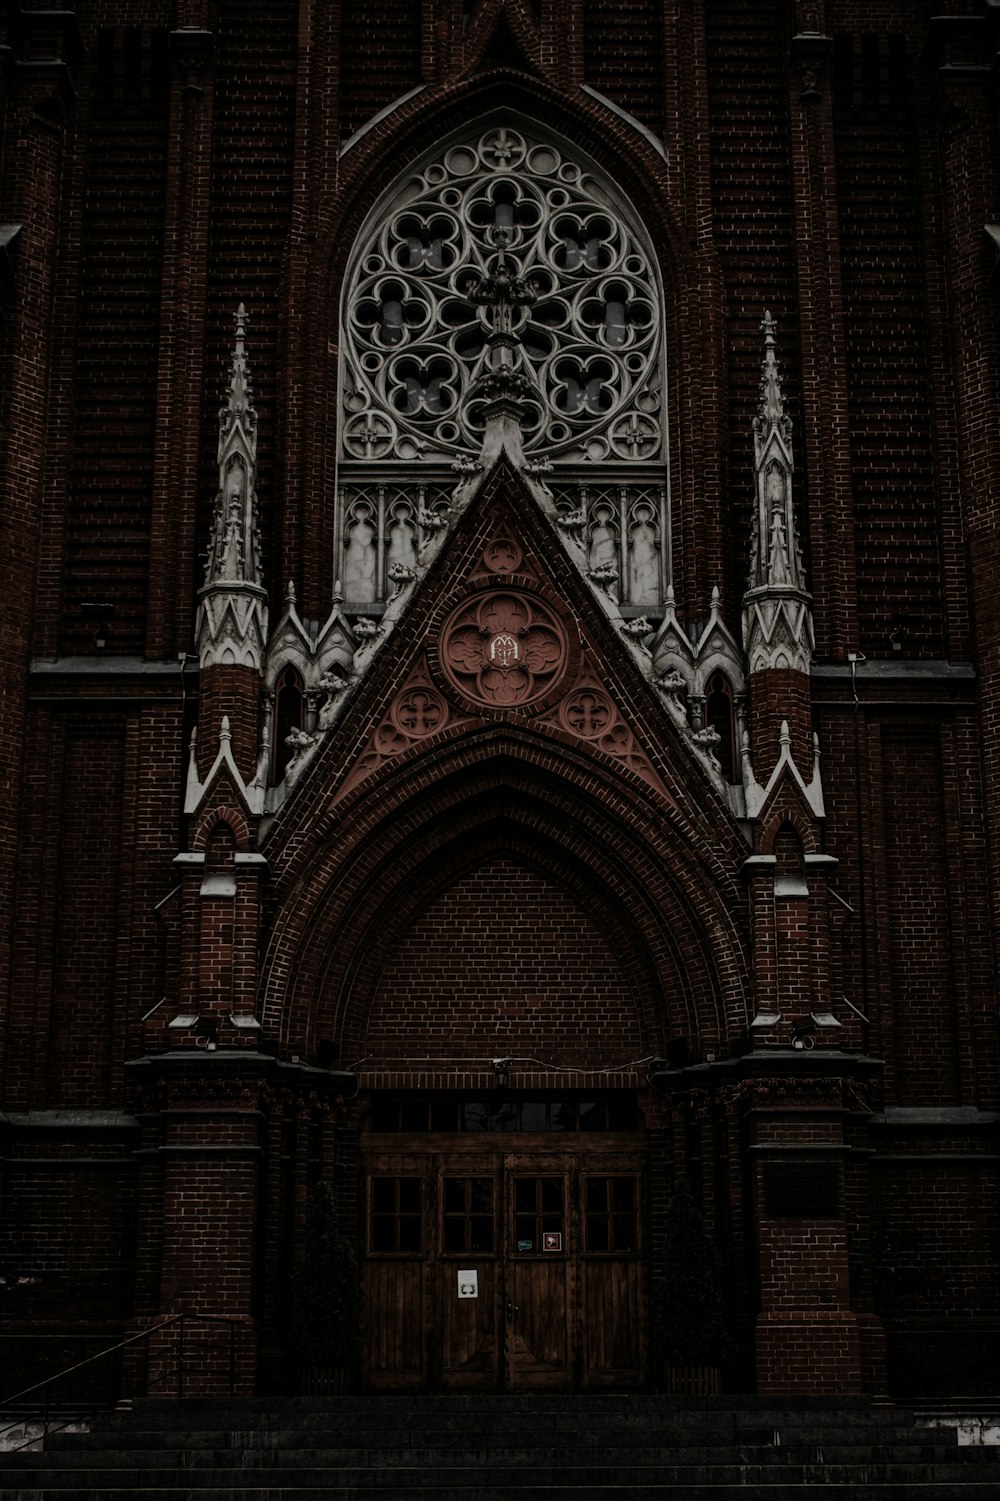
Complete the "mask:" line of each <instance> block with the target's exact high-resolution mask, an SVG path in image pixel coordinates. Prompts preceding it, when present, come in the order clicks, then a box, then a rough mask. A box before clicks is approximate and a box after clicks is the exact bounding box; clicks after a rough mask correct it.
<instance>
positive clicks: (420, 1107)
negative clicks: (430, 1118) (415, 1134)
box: [399, 1100, 427, 1131]
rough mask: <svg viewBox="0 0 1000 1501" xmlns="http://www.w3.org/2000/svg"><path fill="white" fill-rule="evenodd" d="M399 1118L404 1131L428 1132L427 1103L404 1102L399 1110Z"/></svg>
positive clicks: (422, 1101)
mask: <svg viewBox="0 0 1000 1501" xmlns="http://www.w3.org/2000/svg"><path fill="white" fill-rule="evenodd" d="M399 1116H400V1124H401V1127H402V1129H403V1130H404V1131H426V1130H427V1101H426V1100H404V1101H403V1103H402V1105H401V1106H400V1108H399Z"/></svg>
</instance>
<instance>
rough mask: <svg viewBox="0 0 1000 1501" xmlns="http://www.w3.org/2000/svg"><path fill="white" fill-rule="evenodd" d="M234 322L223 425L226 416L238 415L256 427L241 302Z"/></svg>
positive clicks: (222, 414)
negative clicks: (234, 328)
mask: <svg viewBox="0 0 1000 1501" xmlns="http://www.w3.org/2000/svg"><path fill="white" fill-rule="evenodd" d="M235 322H236V347H235V348H234V350H233V362H232V366H231V368H230V374H229V400H228V402H227V403H226V405H225V407H223V409H222V413H221V416H222V421H223V426H225V423H226V418H227V416H228V418H229V419H230V421H232V419H233V418H234V417H238V418H240V419H241V420H242V421H243V422H244V424H245V425H246V426H247V427H249V428H256V424H257V414H256V413H255V411H254V409H253V391H252V388H251V385H250V372H249V370H248V369H247V358H246V336H247V310H246V307H245V305H244V304H243V303H242V302H241V303H240V305H239V307H238V308H237V309H236V318H235Z"/></svg>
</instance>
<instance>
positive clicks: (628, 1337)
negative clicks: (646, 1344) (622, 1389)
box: [581, 1261, 644, 1387]
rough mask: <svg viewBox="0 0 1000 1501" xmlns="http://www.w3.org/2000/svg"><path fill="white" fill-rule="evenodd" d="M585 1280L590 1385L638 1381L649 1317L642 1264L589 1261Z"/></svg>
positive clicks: (583, 1270)
mask: <svg viewBox="0 0 1000 1501" xmlns="http://www.w3.org/2000/svg"><path fill="white" fill-rule="evenodd" d="M581 1280H582V1297H581V1303H582V1306H583V1309H584V1317H583V1321H582V1322H583V1335H584V1340H585V1355H584V1369H585V1370H586V1372H587V1376H588V1385H590V1386H597V1387H602V1386H615V1385H619V1384H621V1383H622V1382H623V1381H624V1382H626V1384H631V1383H635V1382H638V1381H639V1380H640V1378H641V1375H642V1365H643V1361H642V1345H643V1340H642V1329H643V1317H644V1310H643V1300H642V1295H641V1294H642V1288H641V1278H640V1267H639V1265H638V1263H636V1262H632V1263H629V1262H621V1261H588V1262H585V1263H584V1265H583V1267H582V1268H581ZM629 1378H631V1382H630V1381H629Z"/></svg>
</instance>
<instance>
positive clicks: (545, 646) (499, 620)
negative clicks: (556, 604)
mask: <svg viewBox="0 0 1000 1501" xmlns="http://www.w3.org/2000/svg"><path fill="white" fill-rule="evenodd" d="M568 652H569V647H568V642H567V638H566V631H565V629H564V627H563V625H562V624H561V622H560V621H559V620H558V619H557V617H556V615H555V613H554V612H553V611H552V610H550V609H549V607H548V606H547V605H545V604H543V603H542V601H541V600H538V599H535V598H534V597H533V596H531V595H529V594H526V593H523V592H521V591H518V590H513V589H511V590H503V591H496V592H494V591H491V592H490V593H488V594H477V595H474V596H473V597H472V598H470V599H466V600H463V601H462V602H461V604H459V605H458V606H457V607H456V608H455V609H454V610H453V611H452V613H451V615H450V616H449V617H448V619H447V620H446V621H445V624H444V628H443V630H442V632H441V646H440V662H441V667H442V669H443V671H444V673H445V675H446V676H447V678H448V679H449V680H450V681H451V683H452V684H453V685H454V687H456V688H457V689H458V690H459V692H460V693H462V694H463V695H464V696H465V697H466V698H470V699H473V700H474V701H475V702H476V703H479V704H486V705H488V706H489V707H491V708H496V709H512V708H519V707H520V706H522V705H527V704H531V703H534V702H536V701H537V700H539V699H541V698H543V697H544V696H545V695H547V694H548V693H549V691H550V689H551V688H552V687H553V686H554V684H555V683H556V682H557V681H558V680H559V678H560V677H561V676H562V674H563V673H564V671H565V669H566V663H567V658H568Z"/></svg>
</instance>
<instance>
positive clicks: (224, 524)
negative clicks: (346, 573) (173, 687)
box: [195, 302, 267, 671]
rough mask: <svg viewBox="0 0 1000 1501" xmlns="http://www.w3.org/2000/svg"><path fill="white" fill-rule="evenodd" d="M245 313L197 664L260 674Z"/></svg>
mask: <svg viewBox="0 0 1000 1501" xmlns="http://www.w3.org/2000/svg"><path fill="white" fill-rule="evenodd" d="M246 327H247V317H246V309H245V308H244V306H243V304H242V302H241V303H240V305H239V309H238V311H237V313H236V346H235V349H234V351H233V359H232V366H231V369H230V377H229V395H228V399H227V401H226V404H225V406H224V407H223V408H222V410H221V412H220V413H219V448H218V463H219V492H218V495H217V496H216V501H215V511H214V514H213V518H212V533H211V537H210V539H209V546H208V556H207V559H206V564H205V582H204V584H203V585H202V588H201V590H200V591H199V595H198V601H199V603H198V619H197V622H196V625H195V634H196V637H197V642H198V657H199V662H200V665H201V666H202V667H203V668H204V667H210V666H214V665H217V664H223V665H227V666H239V667H250V668H253V669H255V670H256V671H260V668H261V664H262V661H263V653H264V643H265V642H266V640H267V594H266V592H265V590H264V586H263V577H262V570H261V556H260V530H259V526H258V516H257V491H256V480H257V414H256V412H255V411H254V407H253V395H252V390H251V384H250V371H249V368H248V366H247V359H246V347H245V342H244V341H245V339H246Z"/></svg>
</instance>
